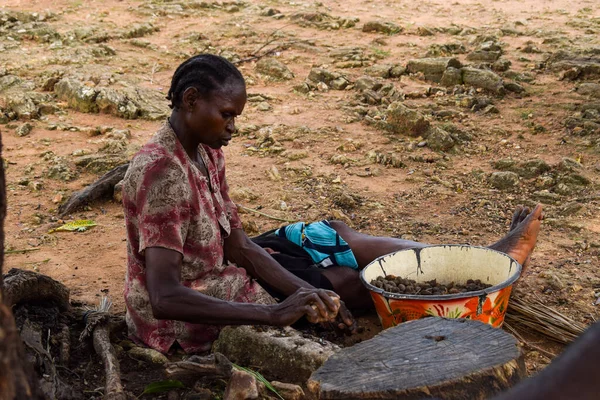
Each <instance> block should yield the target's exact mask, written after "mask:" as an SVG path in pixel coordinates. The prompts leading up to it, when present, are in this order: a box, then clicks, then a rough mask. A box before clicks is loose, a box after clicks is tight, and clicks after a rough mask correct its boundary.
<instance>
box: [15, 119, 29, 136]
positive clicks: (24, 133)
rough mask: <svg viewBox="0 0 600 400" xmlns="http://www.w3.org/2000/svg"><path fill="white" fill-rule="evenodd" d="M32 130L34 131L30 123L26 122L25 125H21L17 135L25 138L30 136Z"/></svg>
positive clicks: (16, 131)
mask: <svg viewBox="0 0 600 400" xmlns="http://www.w3.org/2000/svg"><path fill="white" fill-rule="evenodd" d="M32 129H33V126H32V125H31V124H30V123H29V122H26V123H24V124H23V125H20V126H19V127H18V128H17V129H16V130H15V133H16V134H17V136H19V137H23V136H27V135H29V134H30V133H31V130H32Z"/></svg>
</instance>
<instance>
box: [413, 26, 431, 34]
mask: <svg viewBox="0 0 600 400" xmlns="http://www.w3.org/2000/svg"><path fill="white" fill-rule="evenodd" d="M417 35H419V36H434V35H435V32H434V31H433V29H432V28H426V27H424V26H420V27H418V28H417Z"/></svg>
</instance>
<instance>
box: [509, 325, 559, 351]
mask: <svg viewBox="0 0 600 400" xmlns="http://www.w3.org/2000/svg"><path fill="white" fill-rule="evenodd" d="M504 327H505V328H506V329H508V330H509V331H510V333H512V334H513V335H515V336H516V337H517V339H519V340H520V341H521V342H522V343H523V345H525V346H526V347H529V348H531V349H533V350H537V351H539V352H540V353H544V354H545V355H546V356H548V357H550V358H555V357H556V356H557V354H554V353H552V352H550V351H548V350H544V349H542V348H541V347H539V346H536V345H534V344H532V343H529V342H528V341H527V340H525V338H524V337H523V336H521V334H519V332H517V330H516V329H515V328H513V327H512V326H511V325H510V324H509V323H507V322H506V321H505V322H504Z"/></svg>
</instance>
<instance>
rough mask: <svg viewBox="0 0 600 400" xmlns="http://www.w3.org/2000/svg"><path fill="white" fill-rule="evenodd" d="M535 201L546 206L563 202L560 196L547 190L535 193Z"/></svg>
mask: <svg viewBox="0 0 600 400" xmlns="http://www.w3.org/2000/svg"><path fill="white" fill-rule="evenodd" d="M533 199H534V200H536V201H540V202H542V203H544V204H556V203H558V202H560V201H561V197H560V195H558V194H556V193H552V192H550V191H549V190H547V189H544V190H540V191H537V192H534V193H533Z"/></svg>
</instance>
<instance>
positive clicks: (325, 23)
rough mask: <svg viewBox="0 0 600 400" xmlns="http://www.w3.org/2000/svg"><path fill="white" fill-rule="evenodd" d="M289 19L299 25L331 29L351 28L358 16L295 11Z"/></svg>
mask: <svg viewBox="0 0 600 400" xmlns="http://www.w3.org/2000/svg"><path fill="white" fill-rule="evenodd" d="M290 19H291V20H292V21H294V22H295V23H297V24H298V25H300V26H305V27H315V28H317V29H332V30H337V29H340V28H352V27H353V26H356V23H357V22H358V18H355V17H351V18H340V17H334V16H332V15H329V14H327V13H324V12H319V11H307V12H297V13H295V14H292V16H291V17H290Z"/></svg>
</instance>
